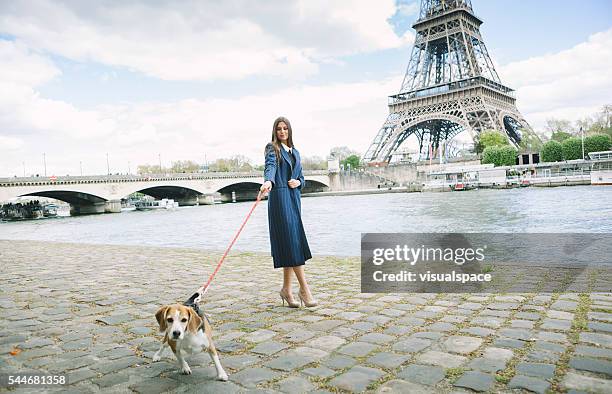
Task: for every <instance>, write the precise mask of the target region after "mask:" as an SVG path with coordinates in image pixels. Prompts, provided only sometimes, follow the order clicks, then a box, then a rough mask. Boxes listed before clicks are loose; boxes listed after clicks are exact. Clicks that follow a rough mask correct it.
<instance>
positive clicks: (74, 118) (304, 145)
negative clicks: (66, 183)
mask: <svg viewBox="0 0 612 394" xmlns="http://www.w3.org/2000/svg"><path fill="white" fill-rule="evenodd" d="M0 48H4V52H3V53H4V56H5V57H7V58H11V59H19V61H18V62H16V61H14V62H7V63H3V64H2V73H0V89H2V90H3V92H7V94H3V95H2V99H0V100H2V105H0V135H2V139H1V140H0V143H4V144H5V145H6V146H5V147H4V149H3V151H4V150H6V149H7V148H8V147H10V148H11V150H10V151H9V152H7V154H3V155H2V156H1V157H0V168H2V170H0V172H1V174H0V176H6V175H13V174H21V173H22V171H23V169H22V166H21V163H22V161H26V168H27V171H28V172H30V171H32V173H42V172H43V169H42V168H36V166H31V165H30V163H36V164H37V165H38V166H39V167H40V165H41V163H42V160H40V157H42V153H43V152H46V157H47V170H48V174H53V173H54V174H77V173H78V171H79V162H80V161H82V162H83V168H84V171H85V173H98V174H100V173H106V158H105V153H106V152H109V156H110V158H111V171H113V172H125V171H126V169H127V162H128V161H129V162H131V167H132V169H135V167H136V165H137V164H143V163H156V162H157V155H158V153H161V155H162V160H163V161H164V163H165V165H168V164H170V162H171V161H174V160H185V159H191V160H196V161H199V162H202V161H203V159H204V156H206V157H207V158H208V160H215V159H217V158H220V157H228V156H232V155H236V154H242V155H245V156H248V157H250V158H251V159H252V161H253V162H254V163H258V162H262V161H263V156H262V152H263V147H264V146H265V143H266V142H267V141H268V140H269V138H270V134H271V127H272V121H273V120H274V119H275V118H276V117H277V116H279V115H281V114H282V115H285V116H287V117H289V119H291V120H292V122H293V126H294V129H295V142H296V144H297V145H298V147H299V149H301V150H302V151H303V152H304V155H306V156H312V155H319V156H326V155H327V153H328V152H329V149H330V147H332V146H339V145H348V146H351V147H352V148H354V149H359V150H365V149H366V148H367V146H368V144H369V143H370V140H371V138H372V137H373V135H374V134H375V132H376V131H377V130H378V128H379V127H380V125H381V124H382V122H383V121H384V120H385V117H386V115H387V108H386V100H385V96H386V95H388V94H389V93H392V92H394V91H395V90H396V89H397V87H398V86H399V85H400V82H401V79H400V76H399V75H398V76H397V77H395V78H390V79H383V80H369V81H363V82H352V83H331V84H326V85H322V86H310V85H303V84H294V85H292V86H288V87H286V88H283V89H282V90H278V91H274V92H267V93H265V94H253V95H248V96H243V97H239V98H235V99H220V98H208V99H183V100H176V101H168V102H141V103H118V104H112V105H98V106H95V107H93V108H88V109H83V108H79V107H78V106H77V105H75V104H73V103H70V102H66V101H61V100H56V99H50V98H47V97H44V96H42V95H41V94H40V93H39V90H38V87H37V86H36V85H38V84H40V83H42V82H43V81H49V80H50V79H52V78H54V77H56V76H57V75H59V71H57V70H56V69H55V67H54V66H53V64H52V63H51V62H50V61H48V60H46V59H45V58H43V57H41V56H40V55H37V54H34V53H32V52H31V51H30V50H28V49H27V48H25V47H24V46H23V45H22V44H21V43H11V42H4V41H1V40H0ZM36 67H38V68H40V70H38V72H39V75H43V74H45V75H46V77H45V78H42V77H40V78H38V79H28V78H25V77H23V78H16V77H14V76H15V75H18V71H19V68H23V69H27V70H33V71H35V70H36ZM43 72H44V73H43ZM13 78H14V79H15V81H13V80H12V79H13ZM19 141H21V142H19Z"/></svg>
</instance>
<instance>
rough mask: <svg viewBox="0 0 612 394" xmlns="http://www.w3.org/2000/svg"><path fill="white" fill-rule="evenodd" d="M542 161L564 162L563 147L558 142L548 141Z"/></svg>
mask: <svg viewBox="0 0 612 394" xmlns="http://www.w3.org/2000/svg"><path fill="white" fill-rule="evenodd" d="M541 156H542V161H543V162H553V161H562V160H563V145H562V144H561V143H560V142H557V141H548V142H547V143H545V144H544V146H543V147H542V155H541Z"/></svg>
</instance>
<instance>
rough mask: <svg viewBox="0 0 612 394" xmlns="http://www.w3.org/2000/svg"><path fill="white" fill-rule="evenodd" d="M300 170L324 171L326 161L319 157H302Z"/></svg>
mask: <svg viewBox="0 0 612 394" xmlns="http://www.w3.org/2000/svg"><path fill="white" fill-rule="evenodd" d="M302 169H304V170H326V169H327V160H325V159H323V158H321V157H319V156H312V157H302Z"/></svg>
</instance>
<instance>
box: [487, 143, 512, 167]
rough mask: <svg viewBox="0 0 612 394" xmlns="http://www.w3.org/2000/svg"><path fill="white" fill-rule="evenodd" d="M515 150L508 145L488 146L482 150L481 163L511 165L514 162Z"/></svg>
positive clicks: (496, 165)
mask: <svg viewBox="0 0 612 394" xmlns="http://www.w3.org/2000/svg"><path fill="white" fill-rule="evenodd" d="M517 153H518V152H517V150H516V149H515V148H513V147H511V146H509V145H503V146H489V147H487V148H485V150H484V151H483V152H482V164H494V165H495V167H498V166H512V165H514V164H516V155H517Z"/></svg>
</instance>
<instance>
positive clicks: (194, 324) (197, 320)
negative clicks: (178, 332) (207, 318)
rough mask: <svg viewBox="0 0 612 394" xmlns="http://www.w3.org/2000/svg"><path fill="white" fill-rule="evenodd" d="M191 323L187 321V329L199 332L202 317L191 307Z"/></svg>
mask: <svg viewBox="0 0 612 394" xmlns="http://www.w3.org/2000/svg"><path fill="white" fill-rule="evenodd" d="M188 314H189V323H187V330H189V331H191V332H194V333H195V332H197V331H198V328H199V327H200V324H202V318H201V317H200V316H198V314H197V313H196V312H195V311H194V310H193V309H192V308H189V312H188Z"/></svg>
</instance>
